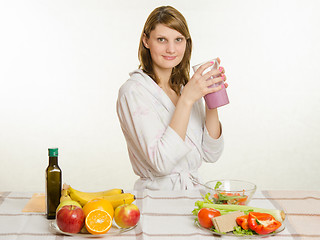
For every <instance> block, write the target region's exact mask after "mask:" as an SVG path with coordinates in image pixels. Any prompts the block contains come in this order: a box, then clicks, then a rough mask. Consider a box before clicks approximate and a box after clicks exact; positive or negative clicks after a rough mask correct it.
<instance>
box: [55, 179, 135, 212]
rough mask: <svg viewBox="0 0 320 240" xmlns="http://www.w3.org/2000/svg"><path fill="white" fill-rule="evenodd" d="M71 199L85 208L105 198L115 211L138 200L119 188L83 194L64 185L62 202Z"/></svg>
mask: <svg viewBox="0 0 320 240" xmlns="http://www.w3.org/2000/svg"><path fill="white" fill-rule="evenodd" d="M69 198H70V200H73V201H77V202H78V203H80V204H81V206H84V205H85V204H86V203H87V202H88V201H90V200H92V199H95V198H103V199H106V200H108V201H110V202H111V204H112V206H113V208H114V209H115V208H116V207H118V206H119V205H122V204H124V203H126V204H130V203H132V202H133V201H134V200H135V199H136V197H135V196H134V195H133V194H131V193H124V192H123V190H122V189H119V188H114V189H109V190H106V191H101V192H82V191H79V190H76V189H74V188H72V187H71V186H69V185H65V184H64V185H63V189H62V191H61V198H60V202H61V201H65V200H69Z"/></svg>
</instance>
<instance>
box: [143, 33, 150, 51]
mask: <svg viewBox="0 0 320 240" xmlns="http://www.w3.org/2000/svg"><path fill="white" fill-rule="evenodd" d="M142 42H143V45H144V47H145V48H148V49H149V44H148V38H147V35H146V34H145V33H144V34H143V37H142Z"/></svg>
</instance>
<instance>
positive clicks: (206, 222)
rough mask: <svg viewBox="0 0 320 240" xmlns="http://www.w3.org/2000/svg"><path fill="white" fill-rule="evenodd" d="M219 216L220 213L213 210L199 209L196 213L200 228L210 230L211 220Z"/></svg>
mask: <svg viewBox="0 0 320 240" xmlns="http://www.w3.org/2000/svg"><path fill="white" fill-rule="evenodd" d="M218 216H221V213H220V212H219V211H218V210H216V209H213V208H201V210H200V211H199V212H198V220H199V223H200V225H201V226H202V227H205V228H211V227H212V226H213V223H212V220H211V219H212V218H214V217H218Z"/></svg>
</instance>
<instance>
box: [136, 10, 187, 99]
mask: <svg viewBox="0 0 320 240" xmlns="http://www.w3.org/2000/svg"><path fill="white" fill-rule="evenodd" d="M157 24H164V25H166V26H167V27H169V28H171V29H174V30H176V31H178V32H179V33H181V34H182V35H183V36H184V37H185V39H186V50H185V53H184V56H183V58H182V60H181V62H180V63H179V64H178V65H177V66H175V67H174V68H173V70H172V73H171V76H170V81H169V84H170V87H171V88H172V89H173V90H174V91H175V92H176V93H177V94H178V95H180V90H181V87H182V86H184V85H186V84H187V82H188V81H189V78H190V74H189V70H190V58H191V51H192V40H191V36H190V33H189V29H188V25H187V22H186V20H185V18H184V17H183V15H182V14H181V13H180V12H179V11H178V10H176V9H175V8H173V7H171V6H162V7H158V8H156V9H154V10H153V11H152V12H151V13H150V15H149V17H148V18H147V20H146V23H145V25H144V27H143V31H142V34H141V37H140V44H139V50H138V57H139V61H140V66H139V68H142V70H143V71H144V72H145V73H146V74H148V75H149V76H150V77H151V78H152V79H153V80H154V81H155V82H156V83H157V84H158V83H159V79H158V77H157V76H156V74H155V72H154V69H153V64H152V58H151V54H150V50H149V49H148V48H146V47H145V46H144V44H143V36H144V34H145V35H146V37H147V38H149V37H150V32H151V31H152V30H154V29H155V27H156V25H157Z"/></svg>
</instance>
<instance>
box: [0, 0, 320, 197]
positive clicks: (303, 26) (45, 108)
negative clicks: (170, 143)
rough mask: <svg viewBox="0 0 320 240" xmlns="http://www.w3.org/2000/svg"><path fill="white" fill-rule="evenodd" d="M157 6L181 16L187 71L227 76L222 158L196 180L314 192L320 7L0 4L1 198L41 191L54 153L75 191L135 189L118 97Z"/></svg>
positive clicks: (319, 140)
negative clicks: (188, 47)
mask: <svg viewBox="0 0 320 240" xmlns="http://www.w3.org/2000/svg"><path fill="white" fill-rule="evenodd" d="M161 5H172V6H174V7H176V8H177V9H178V10H179V11H180V12H181V13H182V14H183V15H184V16H185V17H186V19H187V22H188V24H189V29H190V32H191V35H192V38H193V43H194V45H193V46H194V48H193V55H192V59H191V64H192V65H194V64H197V63H199V62H202V61H204V60H207V59H210V58H212V57H217V56H219V57H220V58H221V60H222V62H221V65H222V66H223V67H225V69H226V75H227V78H228V83H229V88H228V95H229V99H230V104H229V105H227V106H224V107H222V108H221V109H220V110H219V114H220V118H221V122H222V124H223V133H224V136H225V151H224V153H223V155H222V157H221V158H220V160H219V161H218V162H216V163H214V164H206V163H205V164H203V165H202V167H201V168H200V173H201V174H202V177H203V180H204V181H207V180H212V179H221V178H222V179H226V178H231V179H244V180H249V181H251V182H254V183H256V184H257V186H258V188H259V189H310V190H320V177H319V171H320V148H319V146H320V126H319V123H320V95H319V90H320V82H319V80H320V70H319V69H320V68H319V56H320V30H319V29H320V14H319V12H320V6H319V2H318V1H316V0H314V1H311V0H303V1H302V0H301V1H296V0H295V1H294V0H292V1H289V0H288V1H283V0H268V1H256V0H244V1H238V0H224V1H221V0H220V1H218V0H208V1H204V0H197V1H189V2H188V1H186V0H178V1H150V0H134V1H131V0H125V1H124V0H123V1H118V0H112V1H111V0H110V1H108V0H90V1H89V0H86V1H85V0H52V1H42V0H28V1H24V0H12V1H7V0H1V1H0V81H1V83H0V114H1V115H0V161H1V167H0V191H11V190H16V191H39V192H40V191H44V180H45V178H44V172H45V168H46V166H47V164H48V157H47V149H48V148H49V147H58V148H59V154H60V155H59V165H60V167H61V168H62V171H63V181H64V182H66V183H68V184H71V185H73V186H74V187H75V188H78V189H80V190H87V191H95V190H105V189H108V188H113V187H120V188H124V189H132V187H133V184H134V181H135V180H136V179H137V176H135V175H134V173H133V171H132V169H131V164H130V162H129V159H128V154H127V149H126V143H125V139H124V137H123V134H122V132H121V129H120V126H119V123H118V118H117V115H116V108H115V106H116V99H117V93H118V89H119V87H120V86H121V85H122V84H123V83H124V82H125V81H126V80H127V79H128V73H129V72H130V71H132V70H134V69H136V68H137V66H138V59H137V49H138V43H139V38H140V34H141V31H142V27H143V25H144V22H145V20H146V18H147V16H148V15H149V13H150V12H151V11H152V10H153V9H154V8H155V7H158V6H161Z"/></svg>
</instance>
